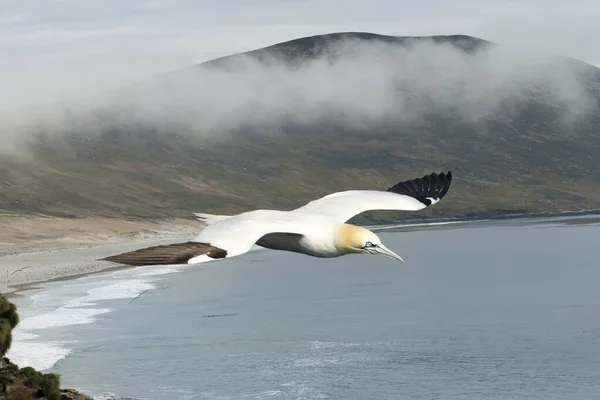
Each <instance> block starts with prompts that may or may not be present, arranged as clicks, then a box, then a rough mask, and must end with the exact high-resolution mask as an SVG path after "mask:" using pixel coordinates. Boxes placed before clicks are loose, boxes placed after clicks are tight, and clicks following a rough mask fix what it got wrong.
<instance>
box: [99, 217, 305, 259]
mask: <svg viewBox="0 0 600 400" xmlns="http://www.w3.org/2000/svg"><path fill="white" fill-rule="evenodd" d="M314 226H315V225H314V219H313V220H311V219H310V218H309V219H304V220H296V219H293V218H290V217H289V213H287V212H282V211H274V210H257V211H250V212H247V213H243V214H239V215H236V216H232V217H229V218H226V219H222V220H218V221H214V222H212V223H211V224H210V225H208V226H207V227H206V228H204V229H203V230H202V231H201V232H200V234H199V235H198V236H197V237H195V238H194V239H193V240H191V241H189V242H185V243H175V244H169V245H163V246H153V247H146V248H143V249H139V250H134V251H130V252H127V253H122V254H118V255H114V256H110V257H106V258H103V259H102V260H103V261H112V262H115V263H120V264H127V265H136V266H143V265H172V264H197V263H201V262H207V261H213V260H218V259H223V258H230V257H234V256H237V255H240V254H244V253H246V252H247V251H249V250H250V249H251V248H252V246H253V245H254V244H255V243H256V242H257V241H258V240H259V239H260V238H261V237H263V236H265V235H267V234H269V233H291V234H297V235H304V234H308V233H310V231H311V228H314Z"/></svg>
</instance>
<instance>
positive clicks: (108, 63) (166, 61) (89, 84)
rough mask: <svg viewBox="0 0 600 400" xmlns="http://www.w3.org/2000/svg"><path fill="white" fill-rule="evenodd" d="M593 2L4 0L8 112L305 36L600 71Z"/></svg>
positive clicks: (1, 46) (598, 9)
mask: <svg viewBox="0 0 600 400" xmlns="http://www.w3.org/2000/svg"><path fill="white" fill-rule="evenodd" d="M598 21H600V3H598V2H597V1H595V0H573V1H570V2H567V1H564V0H530V1H517V0H486V1H482V0H455V1H452V2H450V1H447V0H430V1H414V0H411V1H402V0H368V1H365V0H180V1H176V0H163V1H136V0H128V1H123V0H95V1H81V0H63V1H57V0H38V1H34V0H16V1H12V0H0V54H2V57H1V59H0V83H1V86H2V91H1V93H0V110H10V109H13V108H18V107H22V106H28V105H32V104H43V103H45V102H48V101H52V100H56V99H57V97H60V98H61V99H62V98H69V97H78V96H83V95H86V94H88V93H93V92H97V91H103V90H108V89H111V88H114V87H118V86H120V85H124V84H128V83H131V82H132V81H138V80H140V79H143V78H145V77H149V76H152V75H154V74H156V73H161V72H164V71H168V70H171V69H174V68H179V67H182V66H186V65H189V64H194V63H198V62H202V61H206V60H209V59H212V58H216V57H219V56H223V55H227V54H232V53H237V52H243V51H247V50H251V49H255V48H260V47H264V46H267V45H270V44H274V43H277V42H281V41H285V40H289V39H294V38H298V37H302V36H308V35H315V34H322V33H329V32H340V31H366V32H374V33H380V34H388V35H415V36H423V35H436V34H466V35H473V36H477V37H480V38H483V39H487V40H491V41H495V42H498V43H503V44H509V45H515V46H526V47H531V48H533V49H535V50H536V51H545V52H550V53H556V54H563V55H568V56H571V57H575V58H578V59H580V60H582V61H586V62H588V63H591V64H594V65H598V66H600V46H598V44H597V43H598V42H597V38H599V37H600V24H599V23H598Z"/></svg>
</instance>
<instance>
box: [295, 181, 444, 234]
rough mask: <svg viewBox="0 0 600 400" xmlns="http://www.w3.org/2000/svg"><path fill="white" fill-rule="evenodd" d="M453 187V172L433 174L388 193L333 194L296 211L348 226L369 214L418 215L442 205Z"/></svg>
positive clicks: (353, 191) (399, 186)
mask: <svg viewBox="0 0 600 400" xmlns="http://www.w3.org/2000/svg"><path fill="white" fill-rule="evenodd" d="M451 183H452V172H450V171H449V172H447V173H443V172H442V173H439V174H436V173H433V174H431V175H426V176H424V177H422V178H417V179H413V180H408V181H402V182H398V183H397V184H396V185H394V186H392V187H391V188H389V189H387V191H376V190H349V191H345V192H337V193H332V194H329V195H327V196H325V197H322V198H320V199H317V200H313V201H311V202H310V203H308V204H306V205H305V206H302V207H300V208H297V209H296V210H294V211H299V212H308V213H315V214H322V215H327V216H329V217H331V218H333V219H335V220H337V221H339V222H346V221H348V220H349V219H351V218H352V217H354V216H356V215H358V214H361V213H363V212H365V211H372V210H404V211H418V210H421V209H423V208H425V207H428V206H430V205H432V204H435V203H437V202H438V201H440V200H441V199H442V198H443V197H444V196H445V195H446V193H447V192H448V189H449V188H450V184H451Z"/></svg>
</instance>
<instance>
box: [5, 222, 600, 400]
mask: <svg viewBox="0 0 600 400" xmlns="http://www.w3.org/2000/svg"><path fill="white" fill-rule="evenodd" d="M380 237H381V238H382V239H383V241H384V243H385V244H386V245H387V246H388V247H390V248H391V249H393V250H394V251H396V252H397V253H399V254H400V255H401V256H402V257H403V258H404V259H405V260H406V263H404V264H402V263H398V262H396V261H394V260H392V259H389V258H385V257H381V256H379V257H378V256H368V255H364V256H363V255H355V256H346V257H342V258H338V259H330V260H322V259H315V258H309V257H306V256H302V255H298V254H293V253H284V252H273V251H257V252H252V253H249V254H247V255H246V256H244V257H239V258H234V259H231V260H227V261H222V262H218V263H212V264H205V265H201V266H197V267H193V268H190V267H145V268H135V269H127V270H120V271H117V272H109V273H105V274H96V275H91V276H87V277H82V278H78V279H73V280H67V281H60V282H52V283H47V284H43V285H40V287H39V288H38V289H35V290H31V291H29V292H27V293H24V294H25V297H22V298H18V299H17V303H18V305H19V307H20V313H21V316H22V322H21V324H20V325H19V327H18V330H17V332H16V333H15V338H14V340H15V344H14V346H13V349H11V353H10V354H9V357H11V358H12V359H13V360H14V361H16V362H17V363H20V364H32V365H34V366H36V367H38V368H44V369H46V371H47V372H50V371H52V372H57V373H59V374H61V375H62V380H63V385H64V386H71V387H76V388H78V389H80V390H82V391H84V392H87V393H90V394H93V395H94V396H95V397H96V398H97V399H117V398H118V399H122V398H127V399H136V400H137V399H140V400H141V399H152V400H162V399H164V400H177V399H250V400H251V399H269V400H278V399H345V400H365V399H394V400H400V399H429V400H431V399H467V400H470V399H473V400H486V399H528V400H529V399H543V400H550V399H574V400H575V399H576V400H586V399H594V400H596V399H599V398H600V223H598V221H596V220H593V219H590V220H586V219H576V218H568V219H538V220H515V221H503V222H474V223H464V224H462V223H461V224H448V225H433V226H416V227H403V228H390V229H386V230H384V231H382V232H380Z"/></svg>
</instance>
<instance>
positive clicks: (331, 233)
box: [102, 172, 452, 266]
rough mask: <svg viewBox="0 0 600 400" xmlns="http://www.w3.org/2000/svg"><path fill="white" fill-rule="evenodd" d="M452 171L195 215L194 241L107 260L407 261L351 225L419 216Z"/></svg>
mask: <svg viewBox="0 0 600 400" xmlns="http://www.w3.org/2000/svg"><path fill="white" fill-rule="evenodd" d="M451 182H452V172H447V173H443V172H442V173H439V174H436V173H432V174H431V175H425V176H424V177H422V178H417V179H413V180H408V181H402V182H398V183H397V184H396V185H394V186H392V187H390V188H389V189H387V190H386V191H376V190H349V191H344V192H336V193H331V194H329V195H327V196H325V197H322V198H320V199H317V200H313V201H311V202H310V203H308V204H306V205H304V206H302V207H300V208H297V209H295V210H291V211H277V210H255V211H249V212H245V213H242V214H238V215H234V216H227V215H210V214H196V215H197V216H198V217H199V219H204V220H205V221H206V222H207V226H206V227H205V228H204V229H203V230H202V231H201V232H200V234H199V235H198V236H196V237H195V238H194V239H192V240H191V241H189V242H185V243H176V244H170V245H162V246H153V247H147V248H143V249H139V250H135V251H131V252H127V253H122V254H118V255H114V256H110V257H106V258H103V259H102V260H105V261H111V262H115V263H120V264H127V265H136V266H144V265H172V264H197V263H202V262H207V261H213V260H221V259H225V258H231V257H235V256H239V255H241V254H244V253H246V252H248V251H249V250H250V249H251V248H252V247H253V246H254V245H255V244H256V245H258V246H261V247H265V248H267V249H272V250H284V251H291V252H296V253H302V254H307V255H309V256H313V257H324V258H329V257H340V256H343V255H346V254H381V255H385V256H388V257H391V258H393V259H396V260H399V261H404V260H403V259H402V258H401V257H400V256H399V255H397V254H396V253H394V252H393V251H391V250H390V249H388V248H387V247H385V246H384V245H383V243H381V240H380V239H379V237H378V236H377V235H376V234H375V233H373V232H371V231H370V230H368V229H366V228H363V227H360V226H356V225H351V224H348V223H346V222H347V221H348V220H350V219H351V218H352V217H354V216H356V215H358V214H361V213H363V212H365V211H371V210H404V211H418V210H421V209H423V208H425V207H429V206H431V205H433V204H435V203H437V202H438V201H440V200H441V199H442V198H443V197H444V196H445V195H446V193H447V192H448V189H449V188H450V183H451Z"/></svg>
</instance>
